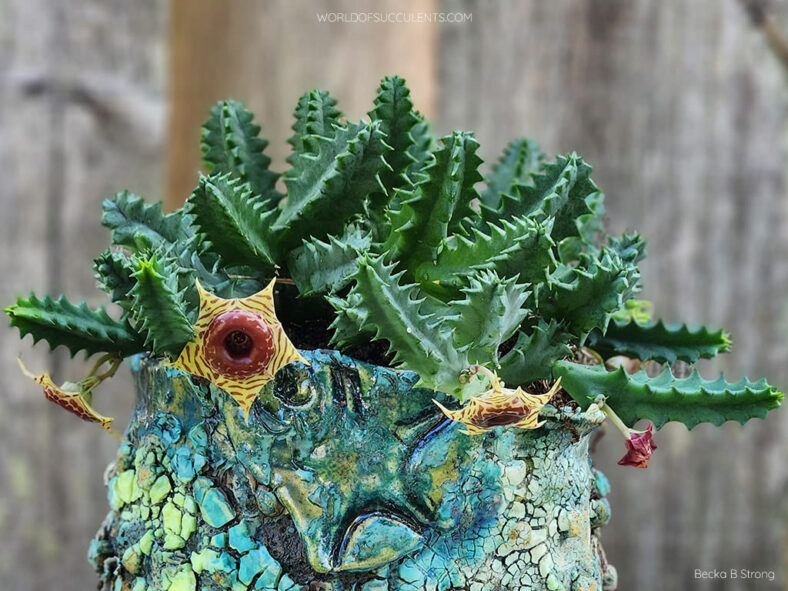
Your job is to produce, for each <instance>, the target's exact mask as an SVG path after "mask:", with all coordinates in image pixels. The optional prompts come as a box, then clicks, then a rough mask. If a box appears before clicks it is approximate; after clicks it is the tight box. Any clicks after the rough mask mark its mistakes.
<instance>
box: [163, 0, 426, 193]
mask: <svg viewBox="0 0 788 591" xmlns="http://www.w3.org/2000/svg"><path fill="white" fill-rule="evenodd" d="M436 5H437V1H436V0H405V1H398V0H385V1H382V2H377V3H375V5H374V11H376V12H381V13H386V12H389V11H398V12H410V11H420V12H425V13H431V12H433V10H434V9H435V6H436ZM171 10H172V13H171V27H172V29H171V30H172V53H171V62H170V64H171V71H172V86H171V90H170V98H171V100H170V104H171V111H170V113H171V116H170V120H169V145H168V174H167V205H168V206H169V207H170V208H171V209H174V208H176V207H178V206H180V205H181V204H182V203H183V201H184V200H185V199H186V197H188V195H189V194H190V193H191V191H192V189H193V188H194V187H195V186H196V184H197V170H198V168H199V165H200V149H199V143H200V125H201V124H202V123H203V122H204V121H205V119H206V118H207V116H208V110H209V108H210V107H211V106H212V105H213V104H214V103H215V102H216V101H218V100H221V99H225V98H231V97H232V98H236V99H238V100H242V101H243V102H244V103H245V104H246V105H247V106H248V107H249V108H250V109H251V110H252V111H253V112H254V113H255V115H256V117H257V119H256V120H257V122H258V124H260V125H262V127H263V131H262V135H263V137H266V138H268V139H269V140H270V142H271V143H270V146H269V148H268V149H267V153H268V154H269V155H270V156H272V157H273V160H274V163H273V165H272V166H273V167H274V169H275V170H282V169H283V167H284V159H285V157H286V156H287V154H288V153H289V145H288V144H287V143H286V139H287V138H288V137H289V136H290V135H291V133H292V132H291V130H290V125H291V122H292V118H291V117H290V114H291V113H292V112H293V109H294V108H295V105H296V102H297V101H298V97H299V96H301V95H302V94H303V93H304V92H305V91H306V90H308V89H311V88H324V89H326V90H329V91H330V92H331V93H332V94H333V95H334V96H335V97H336V98H338V99H339V108H340V109H341V110H342V112H343V113H344V114H345V116H346V117H348V118H349V119H359V118H361V117H364V116H366V112H367V111H368V110H369V109H370V106H371V102H372V99H373V97H374V95H375V89H376V88H377V85H378V82H379V81H380V79H381V78H383V77H384V76H386V75H390V74H395V73H396V74H399V75H400V76H403V77H404V78H405V79H406V80H407V81H408V85H409V86H410V88H411V91H412V94H413V97H414V100H415V101H416V102H417V103H418V105H419V106H420V109H421V110H422V111H423V112H425V113H426V114H427V115H432V114H433V109H434V100H435V99H434V96H435V90H434V88H435V79H436V67H437V64H436V55H437V39H438V29H437V26H436V25H435V24H431V23H413V24H396V23H395V24H389V23H366V24H362V23H348V22H346V23H342V22H334V23H327V22H320V21H319V19H318V14H324V13H341V14H342V15H350V13H353V12H359V11H360V12H365V13H366V12H367V11H370V10H373V8H372V7H371V5H370V4H369V3H368V2H362V1H359V0H335V1H332V2H322V3H304V2H290V1H288V0H268V1H266V2H259V1H256V0H237V1H235V2H233V4H232V10H228V9H227V5H226V4H225V3H223V2H216V0H172V3H171ZM348 18H349V17H348ZM222 30H224V31H226V34H216V31H222Z"/></svg>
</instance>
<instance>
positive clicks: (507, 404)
mask: <svg viewBox="0 0 788 591" xmlns="http://www.w3.org/2000/svg"><path fill="white" fill-rule="evenodd" d="M470 369H472V370H473V373H477V372H478V373H483V374H484V375H486V376H487V377H488V378H489V380H490V386H491V388H490V389H489V390H487V391H486V392H484V393H483V394H481V395H480V396H477V397H475V398H471V399H470V400H469V401H468V402H467V404H465V406H463V407H462V408H461V409H459V410H449V409H448V408H446V407H445V406H443V405H442V404H441V403H440V402H438V401H437V400H433V402H434V403H435V404H436V405H438V408H440V409H441V411H442V412H443V414H445V415H446V416H447V417H448V418H449V419H451V420H452V421H455V422H457V423H462V425H463V426H464V427H465V429H463V430H462V431H461V432H462V433H467V434H468V435H481V434H482V433H486V432H487V431H490V430H491V429H494V428H495V427H502V426H507V425H511V426H512V427H518V428H520V429H538V428H539V427H541V426H542V425H543V424H544V421H539V411H541V410H542V407H544V405H545V404H547V403H548V402H549V401H550V399H551V398H552V397H553V396H554V395H555V393H556V392H558V390H559V389H560V388H561V379H560V378H559V379H558V380H557V381H556V382H555V383H554V384H553V386H552V387H551V388H550V391H549V392H546V393H544V394H530V393H529V392H526V391H525V390H523V389H522V388H517V389H516V390H512V389H510V388H504V387H503V385H502V383H501V381H500V380H499V379H498V376H497V375H495V373H494V372H491V371H490V370H488V369H486V368H484V367H482V366H479V365H475V366H471V368H470Z"/></svg>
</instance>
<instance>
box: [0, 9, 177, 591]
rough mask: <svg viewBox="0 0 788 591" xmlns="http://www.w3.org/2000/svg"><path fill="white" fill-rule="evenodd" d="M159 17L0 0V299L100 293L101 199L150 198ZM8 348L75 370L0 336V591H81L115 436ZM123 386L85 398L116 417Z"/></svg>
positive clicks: (159, 120)
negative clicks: (56, 400) (49, 391)
mask: <svg viewBox="0 0 788 591" xmlns="http://www.w3.org/2000/svg"><path fill="white" fill-rule="evenodd" d="M166 19H167V12H166V6H165V2H164V1H162V0H143V1H141V2H134V3H126V2H121V1H117V0H114V1H110V2H105V1H93V0H68V1H63V0H57V1H55V0H0V160H1V161H2V162H3V170H4V176H3V182H2V183H0V208H1V209H2V211H3V214H2V216H1V217H0V245H1V246H0V270H1V272H2V276H3V281H2V282H0V301H1V302H2V304H3V306H5V305H8V304H10V303H11V302H13V299H14V296H15V295H16V294H17V293H21V294H24V293H27V292H28V291H29V290H31V289H35V290H37V291H38V292H43V291H47V292H54V293H62V292H65V293H68V294H69V296H70V297H73V299H75V300H78V299H80V298H86V299H87V300H88V301H89V302H90V303H91V304H94V305H98V304H100V303H104V302H106V297H105V296H104V295H103V294H102V293H101V292H99V290H98V289H97V288H96V287H95V286H94V284H95V282H94V280H93V273H92V270H91V265H90V261H91V259H92V258H93V257H95V256H96V255H97V254H98V253H99V252H100V251H101V250H102V249H103V248H105V246H106V243H107V239H108V234H107V232H106V231H105V230H104V229H102V228H100V226H99V224H98V221H99V219H100V216H101V206H100V204H101V200H102V199H104V198H106V197H109V196H111V195H112V194H113V193H114V191H116V190H118V189H121V188H129V189H131V190H135V191H138V192H140V193H142V194H145V195H147V196H150V197H154V198H155V197H156V196H157V195H158V194H159V192H160V189H159V186H160V183H161V179H162V175H163V170H162V166H161V164H160V162H161V153H162V151H163V136H164V126H163V123H164V117H165V113H166V110H165V107H166V103H165V99H166V95H165V92H164V85H165V83H166V76H165V66H166V62H165V61H164V56H165V50H166V47H165V42H166ZM19 354H21V355H23V356H24V360H25V362H26V364H27V365H28V367H29V368H30V369H31V370H34V371H42V370H44V369H49V370H50V371H52V372H53V377H54V378H55V379H56V380H60V381H63V380H66V379H78V378H79V377H81V376H80V372H84V370H85V364H84V362H83V361H82V360H81V359H78V360H75V361H73V362H69V363H67V364H66V363H64V362H65V360H66V359H67V357H65V356H63V355H61V354H57V355H54V356H50V355H47V354H46V346H45V345H39V346H38V347H36V348H35V350H31V349H30V340H29V339H27V340H25V341H23V342H20V341H19V337H18V333H17V332H16V330H13V331H12V330H10V329H7V328H5V329H3V330H2V332H0V395H1V396H2V406H3V412H2V413H0V447H2V449H3V450H4V451H3V453H2V454H0V531H2V532H3V538H4V540H5V547H4V549H3V551H2V552H0V589H14V590H15V591H40V590H44V589H62V590H63V591H84V590H85V589H91V588H94V587H95V575H94V573H93V572H92V568H91V567H90V565H89V564H88V563H87V560H86V558H85V553H86V549H87V541H88V540H90V538H91V537H92V536H93V534H94V533H95V531H96V530H97V529H98V526H99V524H100V523H101V521H102V519H103V518H104V515H105V514H106V512H107V504H106V492H105V489H104V486H103V483H102V474H103V472H104V469H105V467H106V464H107V463H108V462H109V461H110V460H111V459H112V458H113V457H114V456H115V453H116V450H117V446H118V442H117V440H116V439H114V438H112V437H111V436H108V435H107V434H106V433H105V432H103V431H102V430H101V429H100V428H98V427H96V426H91V425H88V424H86V423H81V422H80V421H79V420H78V419H76V418H75V417H74V416H72V415H70V414H68V413H65V412H63V411H62V410H60V409H58V408H57V407H56V406H54V405H52V404H50V403H48V402H46V400H45V399H44V397H43V394H42V393H41V390H40V389H39V388H37V387H36V385H35V384H34V383H33V382H31V381H30V380H28V379H26V378H25V377H24V376H23V375H22V374H21V372H20V371H19V368H18V366H17V365H16V360H15V357H16V356H17V355H19ZM124 393H125V394H127V395H129V396H126V397H125V398H123V397H122V395H123V394H124ZM131 393H132V390H131V384H130V380H129V379H128V377H127V376H123V377H121V378H119V379H116V380H114V381H113V385H112V388H110V389H106V388H105V389H103V390H99V391H98V392H97V396H96V400H95V404H96V406H97V408H98V409H100V410H101V411H103V412H104V413H106V414H109V415H110V416H115V417H117V419H118V422H119V424H121V425H123V424H125V423H126V422H127V421H128V418H129V416H130V414H131V407H132V405H133V398H131V397H130V395H131ZM102 394H106V395H111V394H117V397H114V398H110V397H109V396H102Z"/></svg>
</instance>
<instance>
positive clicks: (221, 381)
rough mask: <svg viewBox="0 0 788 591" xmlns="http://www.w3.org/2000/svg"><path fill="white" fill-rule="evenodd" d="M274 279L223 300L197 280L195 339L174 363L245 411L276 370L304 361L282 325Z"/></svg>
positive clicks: (245, 413) (246, 415) (246, 416)
mask: <svg viewBox="0 0 788 591" xmlns="http://www.w3.org/2000/svg"><path fill="white" fill-rule="evenodd" d="M275 283H276V280H275V279H273V280H271V283H269V284H268V286H267V287H266V288H265V289H263V290H262V291H259V292H257V293H255V294H253V295H250V296H249V297H246V298H232V299H224V298H220V297H218V296H215V295H213V294H211V293H209V292H207V291H205V290H204V289H203V288H202V286H201V285H200V282H199V281H198V282H197V290H198V292H199V294H200V314H199V317H198V318H197V322H195V324H194V326H193V329H194V339H193V340H192V341H190V342H189V343H188V344H187V345H186V347H184V349H183V351H181V354H180V356H179V357H178V359H176V360H175V361H174V362H173V363H172V366H173V367H176V368H178V369H180V370H182V371H185V372H187V373H190V374H193V375H196V376H199V377H201V378H205V379H207V380H209V381H210V382H211V383H212V384H214V385H215V386H217V387H219V388H221V389H222V390H224V391H225V392H227V393H228V394H229V395H230V396H232V397H233V399H234V400H235V401H236V402H237V403H238V404H239V405H240V406H241V409H243V412H244V417H245V418H246V420H247V421H248V420H249V410H250V409H251V408H252V404H253V403H254V401H255V398H257V395H258V394H259V393H260V390H261V389H262V388H263V386H265V385H266V384H267V383H268V382H270V381H271V380H272V379H273V378H274V374H276V372H277V371H279V370H280V369H281V368H283V367H284V366H285V365H288V364H289V363H292V362H293V361H301V362H302V363H307V362H306V360H305V359H304V358H303V357H301V354H300V353H299V352H298V350H297V349H296V348H295V346H294V345H293V343H292V342H291V341H290V339H289V338H288V337H287V335H286V334H285V331H284V330H283V329H282V324H281V323H280V322H279V319H278V318H277V317H276V313H275V312H274V284H275Z"/></svg>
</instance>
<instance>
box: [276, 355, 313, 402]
mask: <svg viewBox="0 0 788 591" xmlns="http://www.w3.org/2000/svg"><path fill="white" fill-rule="evenodd" d="M273 394H274V397H275V398H277V399H278V400H279V401H280V402H282V404H284V405H285V406H288V407H303V406H304V405H306V404H308V403H309V402H310V401H312V400H314V399H315V394H316V392H315V387H314V385H313V384H312V383H311V381H310V380H309V373H308V372H307V371H306V369H305V368H303V367H297V366H295V365H288V366H287V367H283V368H282V369H280V370H279V373H278V374H277V376H276V381H275V382H274V389H273Z"/></svg>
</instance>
